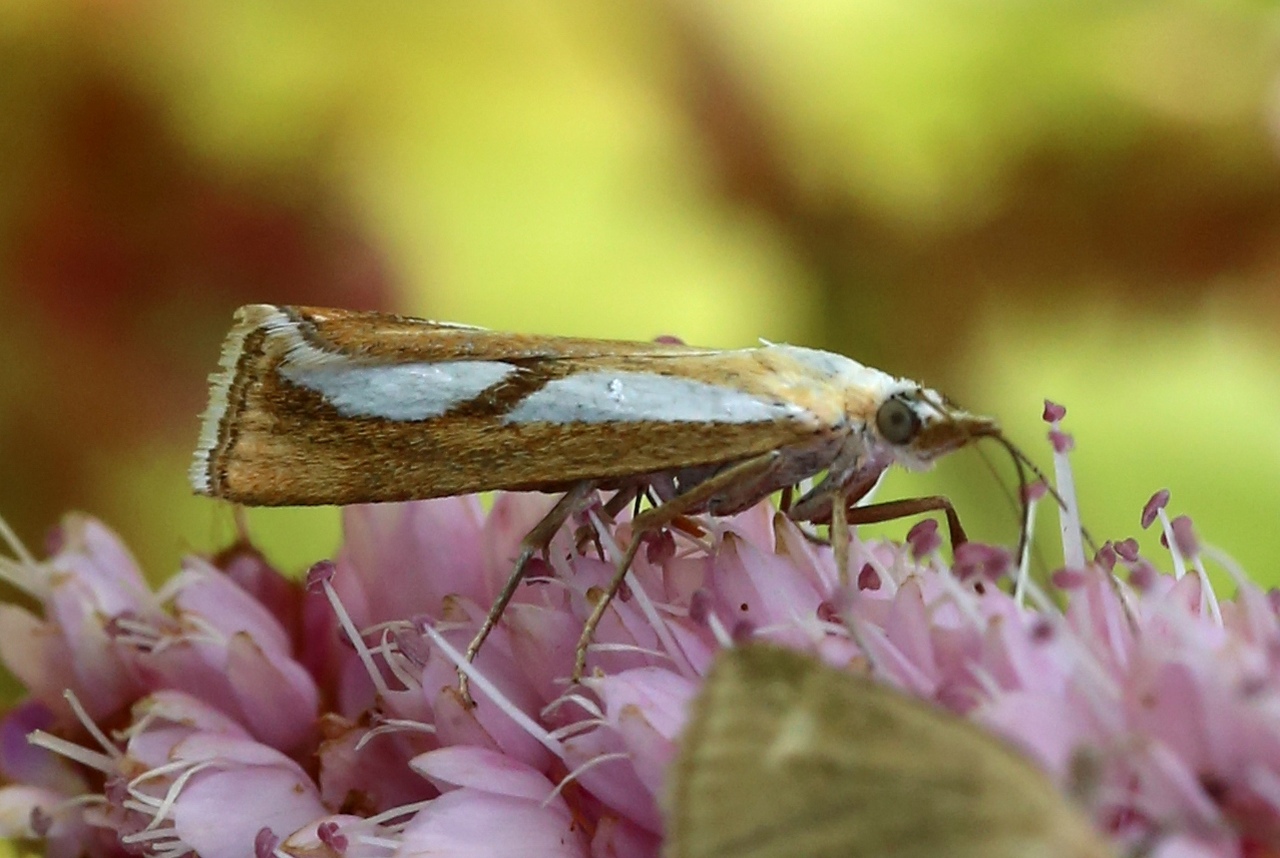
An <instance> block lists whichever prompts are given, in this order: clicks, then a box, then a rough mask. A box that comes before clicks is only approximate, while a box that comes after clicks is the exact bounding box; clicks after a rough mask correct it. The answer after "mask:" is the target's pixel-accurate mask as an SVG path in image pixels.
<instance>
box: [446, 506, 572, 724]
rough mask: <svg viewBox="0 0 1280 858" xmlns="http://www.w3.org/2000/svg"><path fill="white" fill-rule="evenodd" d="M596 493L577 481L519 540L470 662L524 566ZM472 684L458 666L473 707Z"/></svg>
mask: <svg viewBox="0 0 1280 858" xmlns="http://www.w3.org/2000/svg"><path fill="white" fill-rule="evenodd" d="M594 493H595V483H593V482H589V481H587V482H581V483H578V484H577V485H576V486H574V487H573V488H571V489H569V491H567V492H565V493H564V495H563V496H562V497H561V498H560V500H558V501H556V505H555V506H553V507H552V508H551V511H550V512H548V513H547V514H546V515H544V516H543V517H542V520H541V521H539V522H538V523H537V524H535V525H534V526H533V529H532V530H530V531H529V532H528V533H527V534H526V535H525V537H524V539H522V540H520V553H519V555H517V556H516V565H515V568H514V569H513V570H512V572H511V575H510V577H508V578H507V583H506V584H505V585H504V586H503V588H502V592H501V593H499V594H498V598H497V599H495V600H494V602H493V605H492V606H491V607H490V608H489V613H488V615H487V616H486V617H485V618H484V622H483V623H481V624H480V629H479V631H477V632H476V634H475V637H473V638H472V639H471V643H469V644H467V652H466V656H465V657H466V659H467V661H468V662H471V661H475V658H476V655H477V654H479V652H480V647H481V646H482V645H483V644H484V641H485V638H487V637H489V633H490V632H492V631H493V627H494V626H496V625H497V624H498V620H499V619H500V618H501V617H502V612H503V611H505V610H506V609H507V605H509V604H510V603H511V600H512V598H514V597H515V594H516V589H517V588H518V587H519V586H520V582H521V581H523V580H524V573H525V567H526V566H528V565H529V561H530V560H532V559H533V556H534V555H535V554H537V553H538V552H539V551H545V550H546V548H547V546H548V545H549V544H550V543H551V539H552V537H554V536H555V535H556V533H557V532H558V531H559V530H560V528H561V527H562V526H563V525H564V523H565V522H566V521H567V520H568V519H569V516H571V515H573V514H575V513H578V512H581V511H582V510H584V509H586V508H587V507H588V506H589V505H590V502H591V499H592V495H593V494H594ZM469 685H470V683H469V682H468V680H467V675H466V673H464V672H463V671H462V669H461V668H459V669H458V693H459V694H461V695H462V700H463V702H464V703H465V704H466V705H468V706H473V705H475V701H473V700H472V699H471V691H470V689H469V687H468V686H469Z"/></svg>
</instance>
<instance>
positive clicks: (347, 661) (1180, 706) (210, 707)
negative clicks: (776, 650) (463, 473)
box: [0, 413, 1280, 858]
mask: <svg viewBox="0 0 1280 858" xmlns="http://www.w3.org/2000/svg"><path fill="white" fill-rule="evenodd" d="M1047 416H1048V415H1047ZM1052 417H1053V422H1054V432H1055V433H1056V434H1057V435H1058V436H1061V437H1064V438H1065V437H1067V436H1063V435H1062V433H1061V431H1060V430H1059V429H1058V428H1057V419H1059V418H1060V417H1061V414H1060V413H1055V414H1054V415H1052ZM1054 446H1055V448H1061V449H1059V450H1058V453H1057V459H1058V463H1059V479H1058V482H1059V487H1060V491H1061V492H1062V494H1063V495H1064V499H1065V500H1066V501H1067V503H1068V505H1071V504H1074V497H1073V496H1072V494H1071V493H1070V491H1069V489H1068V490H1065V491H1063V490H1062V487H1063V485H1064V471H1063V468H1065V467H1066V458H1065V457H1066V453H1067V450H1068V449H1069V447H1070V445H1069V444H1059V443H1057V442H1055V445H1054ZM1066 476H1067V478H1066V485H1067V486H1068V487H1069V483H1070V480H1069V472H1067V475H1066ZM1166 502H1167V496H1165V497H1157V498H1153V503H1152V504H1151V505H1150V509H1149V510H1148V512H1149V516H1144V518H1147V520H1146V521H1144V525H1145V524H1150V523H1153V522H1155V521H1159V522H1160V524H1161V527H1162V528H1163V529H1164V532H1165V533H1166V536H1167V541H1168V543H1169V544H1170V545H1171V546H1172V548H1171V549H1170V556H1171V558H1172V559H1171V564H1172V566H1173V573H1172V574H1166V573H1159V572H1157V571H1156V570H1155V567H1154V565H1153V564H1152V563H1151V562H1149V561H1148V560H1147V559H1146V558H1144V557H1142V556H1140V554H1139V553H1138V551H1137V547H1136V543H1134V542H1132V541H1129V540H1126V541H1122V542H1117V543H1108V544H1106V545H1104V546H1103V547H1102V549H1101V550H1100V551H1098V552H1097V553H1096V557H1094V558H1093V560H1092V561H1091V562H1089V563H1087V564H1085V563H1075V564H1072V563H1071V558H1072V557H1073V555H1074V556H1081V555H1082V551H1083V543H1082V542H1081V541H1080V539H1079V536H1078V535H1076V536H1070V535H1069V537H1068V539H1067V543H1068V544H1067V546H1066V549H1067V550H1066V555H1067V557H1068V564H1069V565H1068V566H1066V567H1064V568H1063V569H1060V570H1058V572H1056V573H1055V574H1054V575H1053V576H1052V584H1051V585H1050V586H1048V587H1047V588H1046V587H1039V586H1037V585H1035V584H1034V583H1033V582H1032V581H1031V580H1030V579H1028V578H1027V577H1026V576H1025V575H1024V574H1023V572H1024V571H1025V570H1023V569H1021V568H1019V566H1018V564H1017V563H1016V562H1014V559H1013V558H1011V556H1010V554H1009V553H1008V552H1006V551H1004V550H1002V549H998V548H993V547H990V546H983V545H976V544H970V545H966V546H962V547H961V549H960V550H958V551H957V552H956V557H955V560H954V562H953V563H951V564H948V563H946V562H945V561H944V559H943V557H942V555H941V553H940V549H941V547H942V546H941V544H940V540H939V539H938V538H937V534H936V527H934V526H932V525H931V524H924V525H921V526H918V527H917V528H915V529H914V530H913V532H912V534H911V536H910V537H909V539H908V541H907V543H906V544H904V545H897V544H890V543H883V542H880V543H863V542H860V541H855V543H854V545H853V547H852V563H853V565H852V570H851V571H852V574H851V576H850V578H851V580H852V586H850V587H849V588H842V587H841V586H840V583H839V579H838V576H837V574H836V571H835V568H834V563H833V560H832V554H831V551H830V549H829V548H827V547H826V546H823V545H820V544H817V543H815V542H814V541H813V540H812V539H811V538H810V537H808V536H807V535H806V534H805V533H803V532H802V531H801V530H800V529H799V528H797V527H796V526H795V525H793V524H792V523H790V522H789V521H787V520H786V519H785V518H784V517H782V516H780V515H778V514H777V513H776V512H775V511H774V510H773V509H772V508H771V507H769V506H768V505H761V506H759V507H757V508H755V509H752V510H750V511H748V512H747V513H745V514H743V515H740V516H737V517H734V518H731V519H710V520H705V521H700V522H699V524H700V526H701V528H702V530H701V532H694V529H692V528H686V529H685V530H673V531H672V532H671V533H667V534H664V535H663V536H661V537H660V538H654V539H651V541H650V542H649V544H648V545H646V547H645V550H644V551H641V552H640V556H639V558H638V560H637V563H636V565H635V568H634V573H633V575H632V577H631V578H630V579H629V583H628V586H627V588H626V589H625V591H624V593H623V596H622V598H620V599H619V600H617V601H616V602H615V604H614V605H613V607H612V609H611V610H610V611H609V612H608V613H607V614H606V620H605V622H604V624H603V625H602V626H601V627H600V629H599V631H598V633H597V635H596V637H595V644H594V646H593V648H592V650H591V654H590V657H589V661H588V667H589V670H590V672H591V677H590V678H589V679H587V680H586V681H585V682H584V683H583V684H582V685H581V686H570V685H568V684H567V683H566V682H565V679H564V678H565V677H566V676H567V675H568V674H569V672H570V670H571V667H572V664H573V658H574V648H575V645H576V642H577V638H578V635H579V632H580V630H581V627H582V622H583V620H584V619H585V618H586V616H587V614H588V613H589V612H590V609H591V605H592V604H593V600H594V599H595V598H596V596H597V595H598V593H599V589H600V588H601V587H603V586H604V584H605V583H606V582H607V581H608V578H609V576H610V575H611V573H612V569H613V566H612V563H611V562H610V561H609V560H608V558H610V557H614V556H617V551H618V549H617V543H618V542H624V544H625V540H626V539H628V538H629V535H630V534H629V528H628V525H627V524H626V523H625V522H622V523H616V524H615V523H607V522H602V521H601V520H600V518H599V517H598V513H597V512H595V511H593V512H590V513H588V514H587V515H586V516H585V517H584V519H583V520H581V521H578V522H575V527H574V528H566V529H565V531H564V532H563V533H561V534H560V535H559V536H558V537H557V538H556V540H555V541H554V542H553V544H552V550H551V551H550V552H549V554H548V557H547V558H546V559H545V560H542V559H539V560H538V561H536V562H535V563H536V567H537V568H536V569H535V580H533V581H532V582H530V583H529V584H527V585H526V586H523V587H521V589H520V591H519V594H518V595H517V597H516V600H515V601H514V602H513V603H512V605H511V606H510V608H509V609H508V610H507V612H506V614H505V615H504V617H503V618H502V621H501V623H500V624H499V625H498V627H497V629H496V630H495V632H494V634H493V635H492V636H491V637H490V638H489V640H488V642H487V643H486V645H485V647H484V649H483V651H482V652H481V654H480V656H479V659H478V660H477V662H476V665H475V668H474V675H473V679H472V689H473V691H474V693H475V697H476V702H477V706H476V707H475V708H470V707H468V706H467V705H465V704H464V702H463V700H462V699H461V698H460V696H459V694H458V691H457V675H456V661H455V658H456V651H457V650H461V649H462V648H464V647H465V646H466V643H467V642H468V641H469V640H470V638H471V635H472V633H473V631H474V629H475V627H476V626H477V624H478V622H479V620H480V619H482V618H483V616H484V614H485V612H486V611H487V609H488V606H489V604H490V603H491V602H492V600H493V598H494V597H495V596H496V594H497V592H498V590H499V588H500V587H501V585H502V583H503V581H504V580H505V577H506V575H507V574H508V572H509V570H510V563H511V558H512V557H513V556H514V555H515V553H516V548H517V544H518V543H519V541H520V539H521V538H522V537H523V536H524V534H525V533H526V532H527V531H528V530H529V528H530V527H531V526H532V525H533V523H534V522H536V521H537V520H538V518H539V517H540V516H541V514H542V513H543V512H545V510H546V509H547V508H548V505H549V503H550V500H549V499H547V498H545V497H542V496H532V495H513V494H508V495H500V496H498V497H497V498H496V500H495V501H494V503H493V506H492V508H491V509H490V510H489V511H488V512H487V513H486V512H485V510H484V509H483V507H482V506H481V504H480V502H479V500H477V499H476V498H473V497H463V498H452V499H447V500H438V501H426V502H419V503H408V504H395V505H383V506H377V507H352V508H349V509H347V510H346V512H345V519H344V527H345V543H344V545H343V548H342V550H341V552H340V554H339V555H338V557H337V558H336V559H335V561H334V562H333V563H322V564H318V565H317V567H315V568H314V569H313V570H312V573H311V574H310V575H309V577H308V581H307V583H306V585H305V586H304V585H303V584H301V583H295V582H292V581H289V580H287V579H286V578H284V577H283V576H281V575H279V574H278V573H277V572H276V571H275V570H273V569H272V568H270V567H269V566H268V565H267V564H266V563H265V562H263V560H262V559H261V557H260V556H259V555H258V554H257V553H256V552H255V551H254V550H253V549H252V547H250V546H248V545H247V544H241V545H237V546H234V547H233V548H231V549H228V550H227V551H225V552H223V553H222V554H220V555H219V556H217V557H214V558H211V559H208V560H206V559H201V558H191V559H189V560H187V561H186V563H185V564H184V566H183V568H182V570H181V571H180V572H179V574H178V575H176V576H175V577H173V578H172V579H170V580H169V581H168V582H166V583H165V584H164V585H163V586H162V587H161V588H159V590H157V591H154V592H153V591H152V590H151V589H150V588H149V587H148V586H147V585H146V584H145V582H144V579H143V577H142V575H141V574H140V572H139V570H138V568H137V566H136V564H135V563H134V561H133V559H132V558H131V557H130V555H129V553H128V552H127V550H126V549H125V548H124V547H123V546H122V545H121V544H120V542H119V540H118V539H117V538H116V537H115V536H114V535H113V534H112V533H111V532H110V531H108V530H107V529H106V528H104V527H103V526H102V525H101V524H99V523H97V522H95V521H93V520H91V519H86V518H79V517H73V518H68V519H67V521H66V522H65V523H64V524H63V526H62V528H61V530H60V531H59V534H58V538H57V540H56V542H57V544H56V545H55V546H53V550H52V551H51V554H50V557H49V559H47V560H45V561H42V562H37V561H36V560H34V559H33V558H30V557H28V556H25V555H24V553H23V552H22V549H21V547H20V546H16V545H15V552H17V557H16V558H15V559H13V560H3V561H0V572H2V573H3V574H4V576H5V577H6V578H7V579H8V580H10V581H11V582H12V583H14V584H15V585H17V587H18V588H19V589H21V590H22V591H23V592H24V593H25V594H26V595H27V596H28V597H29V601H28V602H27V603H26V604H23V605H19V604H9V605H4V606H0V658H3V661H4V663H5V665H6V666H7V667H8V668H9V669H10V670H11V671H12V672H13V673H14V674H15V675H17V676H18V677H19V679H20V680H21V681H22V682H23V683H24V685H25V686H26V688H27V690H28V696H27V698H26V699H25V701H24V702H22V703H21V704H19V705H18V706H16V707H15V708H14V709H13V710H11V711H10V712H9V713H8V715H7V717H6V718H5V719H4V721H3V725H2V727H0V729H2V730H3V734H2V736H0V774H2V775H3V778H4V782H5V783H6V784H7V785H6V786H4V787H2V788H0V835H3V836H7V837H10V838H24V839H38V840H41V841H43V847H44V849H45V852H46V854H47V855H50V856H67V857H68V858H71V856H75V855H81V854H84V855H94V856H97V855H102V856H111V855H138V854H143V855H155V856H182V855H187V854H192V853H194V854H198V855H201V856H204V858H240V856H245V855H255V856H257V858H267V856H371V858H386V856H412V855H428V854H429V855H432V856H450V855H456V856H469V858H474V856H480V858H485V856H488V857H489V858H505V856H513V858H514V856H528V855H538V856H548V858H555V856H566V858H569V856H574V858H579V856H598V857H599V858H605V856H610V858H651V856H656V855H658V854H659V852H660V849H661V842H662V818H661V814H660V810H659V808H660V801H661V796H662V791H663V778H664V772H665V769H666V767H667V764H668V763H669V762H670V760H671V759H672V757H673V756H674V754H675V751H676V742H677V739H678V737H679V734H680V730H681V726H682V724H683V722H684V718H685V708H686V705H687V703H688V702H689V700H690V699H691V698H692V696H693V695H694V694H696V692H697V690H698V684H699V680H700V677H701V676H702V675H703V674H704V673H705V671H706V670H707V669H708V667H709V665H710V663H711V661H712V660H713V658H714V657H715V654H716V652H717V650H719V649H720V648H721V647H722V646H724V645H725V644H726V643H727V642H730V641H732V640H742V639H746V638H757V639H759V638H763V639H769V640H773V641H776V642H781V643H784V644H787V645H791V646H794V647H799V648H803V649H805V650H809V651H813V652H816V653H818V654H820V656H821V657H823V658H825V659H827V660H828V661H830V662H832V663H836V664H848V665H852V666H861V667H863V668H870V669H871V670H872V671H873V672H874V673H875V674H876V675H877V676H879V677H881V678H883V679H884V680H885V681H887V682H891V683H894V684H896V685H898V686H900V687H901V688H903V689H905V690H907V691H909V692H911V693H914V694H917V695H920V696H923V697H927V698H931V699H934V700H936V701H939V702H940V703H942V704H943V705H945V706H947V707H949V708H951V709H952V710H954V711H955V712H957V713H960V714H963V715H964V716H966V717H971V718H974V719H976V720H977V721H979V722H981V723H983V724H986V725H988V726H989V727H990V728H991V729H992V730H994V731H996V732H998V733H1000V734H1002V735H1004V736H1005V737H1007V738H1008V739H1009V740H1010V741H1012V742H1014V743H1016V744H1018V745H1020V746H1021V747H1023V748H1024V749H1025V750H1026V751H1027V752H1028V753H1029V754H1030V755H1031V756H1032V757H1033V758H1034V759H1035V760H1037V761H1038V762H1039V763H1040V764H1041V765H1043V767H1044V768H1045V769H1046V770H1047V771H1048V772H1050V773H1051V775H1052V776H1053V777H1055V778H1056V779H1057V780H1058V781H1059V782H1060V783H1061V784H1062V785H1063V788H1064V790H1066V791H1069V792H1071V793H1073V794H1074V795H1075V796H1076V797H1077V798H1078V799H1079V800H1080V801H1081V802H1082V803H1083V804H1084V805H1085V806H1086V807H1087V808H1088V810H1089V812H1091V813H1092V815H1093V818H1094V819H1095V821H1096V822H1097V825H1098V826H1099V828H1100V829H1101V830H1103V831H1105V832H1107V833H1108V834H1110V835H1111V836H1112V837H1113V838H1114V840H1115V842H1116V843H1117V845H1118V846H1119V847H1121V848H1123V849H1145V850H1149V854H1152V855H1155V856H1159V858H1193V856H1206V858H1208V856H1224V857H1225V856H1264V855H1280V619H1278V617H1277V607H1278V604H1280V603H1278V601H1277V599H1276V598H1274V595H1273V594H1267V593H1263V592H1262V591H1261V590H1259V589H1258V588H1257V587H1256V586H1254V585H1253V584H1251V583H1249V582H1248V581H1247V580H1245V579H1244V577H1243V576H1242V575H1239V574H1238V573H1234V574H1236V578H1237V585H1238V590H1237V593H1236V595H1235V597H1234V598H1233V599H1230V600H1222V601H1219V600H1218V599H1217V598H1216V597H1215V595H1214V593H1213V592H1212V590H1211V589H1210V588H1209V587H1208V583H1207V582H1208V579H1207V577H1206V576H1205V574H1204V566H1203V563H1202V557H1204V556H1206V555H1208V554H1210V553H1211V549H1207V548H1202V547H1201V546H1200V545H1199V544H1198V543H1197V540H1196V538H1195V534H1194V532H1193V530H1192V528H1191V526H1190V522H1189V521H1188V520H1187V519H1185V518H1177V519H1173V520H1170V519H1169V518H1168V517H1167V516H1166V515H1165V513H1164V511H1163V506H1164V504H1165V503H1166ZM1068 530H1070V528H1068ZM584 532H586V533H588V534H594V535H595V541H593V540H591V539H588V540H583V539H581V538H580V537H581V535H582V533H584ZM584 546H585V550H584ZM1227 568H1228V570H1229V571H1230V569H1231V567H1230V564H1229V563H1228V564H1227Z"/></svg>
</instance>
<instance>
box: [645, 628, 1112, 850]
mask: <svg viewBox="0 0 1280 858" xmlns="http://www.w3.org/2000/svg"><path fill="white" fill-rule="evenodd" d="M680 744H681V749H680V752H679V755H678V757H677V759H676V760H675V762H674V763H673V764H672V766H671V768H670V770H669V772H668V775H667V778H668V783H667V787H668V788H667V791H666V795H665V801H664V805H665V815H666V826H665V827H666V832H665V843H666V846H665V851H664V853H663V854H664V856H665V858H887V856H894V858H933V856H939V855H946V856H949V858H1026V856H1036V858H1108V856H1112V858H1114V856H1115V851H1114V850H1113V848H1112V847H1111V846H1110V845H1109V844H1108V843H1106V842H1105V840H1104V839H1103V837H1102V836H1101V835H1100V834H1099V833H1098V832H1097V831H1096V830H1095V829H1094V827H1093V825H1092V824H1091V823H1090V822H1089V820H1088V819H1086V818H1085V816H1084V814H1083V813H1082V812H1081V810H1080V809H1079V808H1077V807H1076V806H1075V805H1074V804H1073V803H1072V802H1071V801H1070V800H1068V798H1067V796H1066V795H1064V794H1063V793H1062V792H1060V791H1059V790H1058V788H1057V787H1055V786H1054V784H1053V783H1052V782H1050V780H1049V778H1048V777H1047V776H1046V775H1045V774H1044V772H1042V771H1040V770H1039V769H1037V768H1036V767H1035V766H1034V765H1033V764H1032V763H1031V762H1030V761H1029V760H1027V759H1025V758H1024V757H1023V756H1022V755H1021V754H1019V753H1018V752H1017V751H1015V750H1014V749H1013V748H1011V747H1009V746H1007V745H1005V744H1004V743H1003V742H1001V741H1000V740H999V739H997V738H996V737H994V736H992V735H990V734H988V733H986V732H984V731H983V730H981V729H980V728H979V727H977V726H976V725H975V724H972V723H970V722H969V721H966V720H965V719H963V718H960V717H958V716H955V715H952V714H951V713H948V712H945V711H943V710H941V709H939V708H937V707H935V706H932V705H930V704H928V703H926V702H925V701H922V700H916V699H914V698H911V697H907V696H906V695H904V694H902V693H900V692H898V691H895V690H893V689H890V688H888V687H886V686H884V685H881V684H879V683H876V682H873V681H871V680H870V679H867V678H865V677H861V676H856V675H854V674H852V673H850V672H849V671H844V670H837V669H835V668H833V667H829V666H827V665H825V664H823V663H822V662H820V661H819V660H817V659H816V658H814V657H812V656H809V655H805V654H803V653H799V652H796V651H794V650H788V649H782V648H779V647H776V646H769V645H765V644H749V645H746V646H742V647H739V648H735V649H731V650H727V651H725V652H723V653H721V654H720V656H719V657H718V658H717V661H716V663H715V664H714V665H713V666H712V670H711V673H710V674H709V675H708V677H707V679H706V681H705V683H704V684H703V687H702V689H701V691H700V692H699V694H698V697H697V698H695V700H694V703H693V705H692V710H691V715H690V719H689V723H688V724H687V725H686V727H685V730H684V734H683V736H682V738H681V742H680Z"/></svg>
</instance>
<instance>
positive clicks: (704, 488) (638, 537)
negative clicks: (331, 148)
mask: <svg viewBox="0 0 1280 858" xmlns="http://www.w3.org/2000/svg"><path fill="white" fill-rule="evenodd" d="M780 459H781V454H779V453H778V452H777V451H776V450H771V451H769V452H767V453H762V454H760V455H759V456H753V457H751V458H750V459H743V460H742V461H740V462H737V463H735V464H733V465H730V466H729V467H727V468H724V469H722V470H721V471H720V472H719V473H717V474H715V475H714V476H712V477H710V478H708V479H706V480H704V481H703V482H700V483H698V484H697V485H695V486H693V487H691V488H690V489H689V490H688V491H685V492H683V493H682V494H679V495H676V496H675V497H674V498H671V499H670V500H668V501H666V502H665V503H661V504H659V505H658V506H656V507H652V508H651V509H647V510H645V511H644V512H642V513H641V514H640V515H638V516H636V517H635V518H634V519H633V520H632V522H631V542H630V544H628V545H627V549H626V551H625V552H623V555H622V558H621V559H620V560H619V561H618V566H617V568H616V569H615V571H614V574H613V578H611V579H610V580H609V584H608V586H607V587H606V588H605V591H604V592H603V593H602V594H601V595H600V596H599V598H597V600H596V603H595V605H594V606H593V607H592V609H591V615H590V616H589V617H587V622H586V623H585V624H584V625H583V627H582V635H581V636H580V637H579V638H578V646H577V648H576V650H575V651H574V663H573V674H572V676H571V677H570V678H571V680H572V681H573V682H580V681H581V680H582V677H583V674H584V673H585V672H586V668H587V650H588V648H589V647H590V646H591V638H592V637H593V636H594V635H595V631H596V628H597V627H598V626H599V625H600V621H601V620H603V619H604V612H605V611H606V610H607V609H608V607H609V603H610V602H612V601H613V598H614V597H615V596H616V595H617V594H618V590H619V589H620V588H621V587H622V582H623V581H624V580H625V579H626V577H627V571H628V570H629V569H630V568H631V564H632V563H633V562H634V561H635V559H636V553H637V552H638V551H639V550H640V545H641V544H642V543H643V542H644V538H643V537H644V534H645V533H646V532H648V531H652V530H657V529H659V528H662V527H665V526H666V525H668V524H671V523H673V522H676V521H677V520H678V519H681V518H683V517H684V516H685V515H687V514H689V513H692V512H697V511H699V510H702V509H705V508H706V506H707V504H708V503H709V502H710V501H711V500H712V499H713V498H715V497H717V496H718V495H720V494H724V493H733V492H735V491H738V490H739V489H738V487H739V486H746V485H755V484H756V483H757V481H758V480H760V479H761V478H762V477H764V475H766V474H768V473H769V472H770V471H771V470H773V469H774V468H776V467H777V465H778V462H779V460H780Z"/></svg>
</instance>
